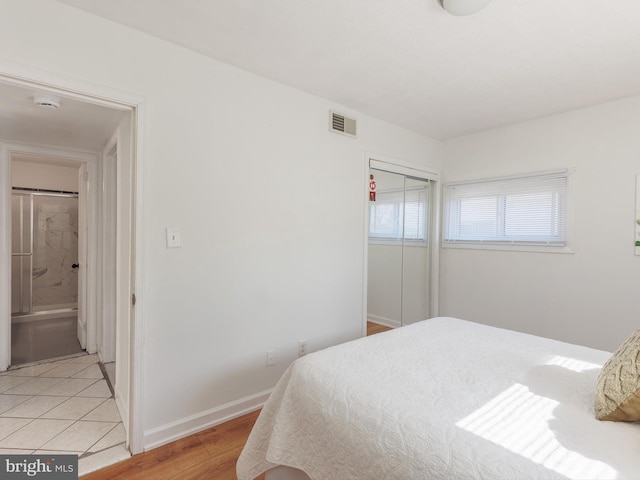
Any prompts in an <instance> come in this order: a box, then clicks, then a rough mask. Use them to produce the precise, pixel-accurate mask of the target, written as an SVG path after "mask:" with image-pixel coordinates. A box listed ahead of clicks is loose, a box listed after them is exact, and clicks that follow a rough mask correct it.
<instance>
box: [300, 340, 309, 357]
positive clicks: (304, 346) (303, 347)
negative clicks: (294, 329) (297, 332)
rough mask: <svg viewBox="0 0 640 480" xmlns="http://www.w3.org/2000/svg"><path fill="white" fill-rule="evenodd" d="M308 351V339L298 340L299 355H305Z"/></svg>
mask: <svg viewBox="0 0 640 480" xmlns="http://www.w3.org/2000/svg"><path fill="white" fill-rule="evenodd" d="M307 353H309V351H308V345H307V340H300V341H299V342H298V356H299V357H304V356H305V355H306V354H307Z"/></svg>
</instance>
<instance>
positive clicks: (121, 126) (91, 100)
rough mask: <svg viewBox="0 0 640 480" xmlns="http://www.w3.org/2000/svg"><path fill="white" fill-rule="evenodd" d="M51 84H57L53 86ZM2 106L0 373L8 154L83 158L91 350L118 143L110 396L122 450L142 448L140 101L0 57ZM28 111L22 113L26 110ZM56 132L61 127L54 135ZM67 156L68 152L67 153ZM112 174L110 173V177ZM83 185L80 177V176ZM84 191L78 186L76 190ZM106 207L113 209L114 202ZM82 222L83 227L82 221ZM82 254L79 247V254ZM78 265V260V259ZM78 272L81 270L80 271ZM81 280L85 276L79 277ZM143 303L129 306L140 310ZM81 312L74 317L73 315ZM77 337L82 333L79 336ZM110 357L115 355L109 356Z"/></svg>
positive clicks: (7, 280) (4, 355)
mask: <svg viewBox="0 0 640 480" xmlns="http://www.w3.org/2000/svg"><path fill="white" fill-rule="evenodd" d="M54 85H56V86H54ZM41 93H44V94H46V95H53V96H55V97H57V99H58V100H61V102H56V103H61V106H60V108H58V109H55V110H53V109H49V110H41V111H38V112H37V113H36V111H28V112H27V110H28V109H29V107H27V105H30V104H33V103H34V102H33V99H34V96H35V95H36V94H41ZM0 98H2V100H3V101H2V102H1V106H0V110H1V111H2V113H7V114H9V116H10V117H11V118H12V129H11V132H10V133H11V136H5V137H4V138H3V139H2V142H0V198H3V199H4V200H3V201H2V202H1V203H0V225H3V227H2V229H1V230H0V272H2V281H0V286H1V288H0V307H1V308H0V330H1V331H2V335H0V339H1V340H2V341H1V342H0V362H1V363H0V371H3V370H6V369H7V368H8V367H9V366H10V365H11V327H12V324H11V313H12V310H13V308H11V303H12V287H11V273H12V272H11V268H12V255H11V253H12V251H11V250H12V249H11V247H12V238H11V233H12V228H11V213H12V212H11V198H12V185H11V174H12V171H11V170H12V165H11V160H12V158H13V156H14V155H15V154H16V153H23V152H25V151H28V152H29V153H30V154H31V153H33V154H36V155H40V156H43V157H47V156H51V151H64V152H65V153H64V155H63V156H69V158H72V159H73V160H74V161H75V162H76V164H78V163H84V164H85V167H88V170H85V173H84V180H85V186H90V187H88V191H87V192H86V195H87V204H86V207H87V210H88V219H89V222H90V224H89V225H88V227H87V232H88V233H87V242H86V243H87V245H86V253H85V255H86V258H87V265H88V268H87V269H86V274H87V277H88V280H87V282H86V284H87V290H88V291H87V293H86V294H85V295H84V298H85V299H86V312H87V315H86V316H85V317H86V318H85V319H84V321H82V322H80V321H79V322H78V326H80V323H83V325H82V328H85V329H86V338H87V352H96V351H97V345H96V338H97V336H98V335H97V330H98V329H99V328H101V326H100V324H99V323H98V322H99V318H98V317H99V316H100V315H102V312H103V310H104V309H103V308H100V309H98V301H99V295H100V294H101V292H102V290H101V289H100V288H99V284H100V283H104V281H105V278H103V277H101V276H100V265H104V264H105V262H104V261H103V259H102V258H101V257H100V255H101V253H100V252H101V250H100V249H101V248H102V246H103V245H102V244H101V242H102V239H103V236H104V235H103V233H104V228H105V226H104V225H103V224H102V223H101V222H102V219H101V217H100V216H99V212H101V211H102V210H103V207H104V205H102V204H101V202H102V201H103V197H102V195H101V190H102V188H101V186H102V182H103V181H105V178H103V177H102V173H103V172H102V165H101V161H102V159H103V158H104V156H105V155H107V154H108V151H105V150H104V149H105V146H106V145H111V146H113V145H117V162H118V171H119V172H121V173H119V174H118V176H117V178H113V179H112V181H113V182H117V184H114V185H112V186H111V188H113V191H115V192H116V194H115V198H114V199H113V200H114V201H117V205H118V209H117V213H116V215H115V220H113V221H112V225H115V226H116V229H115V235H116V238H117V241H116V244H117V258H112V261H111V263H110V264H109V271H110V272H114V275H113V276H108V277H107V278H111V279H113V278H117V279H118V285H117V286H111V287H110V288H111V289H112V291H114V292H115V294H114V295H113V297H112V299H111V300H109V302H110V309H111V311H112V312H113V318H114V320H115V321H117V322H118V327H117V328H118V332H119V333H118V336H117V338H115V339H114V343H116V347H115V350H116V352H117V353H116V357H117V358H118V362H117V364H118V369H119V375H118V381H117V383H116V385H115V401H116V404H117V407H118V411H119V412H120V414H121V417H122V419H123V422H124V428H125V430H126V437H127V444H128V448H129V449H130V450H131V451H132V452H133V453H138V452H140V451H141V450H142V418H141V415H140V399H141V387H142V384H141V382H140V372H141V362H140V358H141V355H142V351H141V345H142V342H141V338H142V337H141V336H140V332H141V325H140V324H139V323H138V322H136V321H135V320H136V319H135V317H134V309H133V308H132V306H131V298H132V293H133V292H134V291H135V286H136V284H137V277H135V276H134V273H133V272H134V271H135V269H134V265H135V266H139V265H138V264H139V263H140V262H141V257H140V256H137V255H136V253H137V251H138V250H137V248H136V244H135V243H134V239H135V238H136V236H140V233H141V228H138V226H137V225H136V224H135V223H134V222H133V216H134V215H135V214H136V213H137V211H138V209H139V208H140V205H139V202H137V201H136V198H135V191H136V189H137V188H140V184H141V183H142V179H141V175H140V173H141V169H139V167H138V166H137V164H136V162H135V159H136V156H139V155H140V154H139V151H140V148H141V132H142V131H143V128H142V118H143V115H141V114H140V112H141V110H142V108H143V101H142V99H141V98H139V97H133V96H130V95H128V94H123V93H121V92H117V91H112V90H110V89H107V88H103V87H99V86H96V85H93V84H85V83H83V82H79V81H74V80H70V79H68V78H63V77H59V76H56V75H53V74H49V73H47V72H41V71H31V70H30V71H28V72H25V71H23V70H22V69H20V68H19V67H18V66H15V65H12V64H3V63H1V62H0ZM25 112H26V113H25ZM59 132H65V133H66V134H65V135H60V134H59ZM67 154H68V155H67ZM109 178H110V179H111V178H112V177H109ZM80 183H82V182H80ZM78 190H79V195H80V197H82V186H80V188H78ZM111 210H114V211H115V210H116V209H115V207H113V208H111ZM81 228H82V227H81ZM80 256H81V257H82V251H81V252H80ZM78 263H80V264H81V263H82V260H79V262H78ZM78 275H80V272H78ZM78 283H79V284H82V283H83V282H81V281H79V282H78ZM82 299H83V295H82V293H81V292H79V295H78V308H79V309H80V308H81V304H82ZM142 307H143V304H141V302H138V306H137V308H136V309H135V310H137V311H140V309H141V308H142ZM79 318H80V317H79ZM81 338H82V337H81ZM112 361H113V360H112Z"/></svg>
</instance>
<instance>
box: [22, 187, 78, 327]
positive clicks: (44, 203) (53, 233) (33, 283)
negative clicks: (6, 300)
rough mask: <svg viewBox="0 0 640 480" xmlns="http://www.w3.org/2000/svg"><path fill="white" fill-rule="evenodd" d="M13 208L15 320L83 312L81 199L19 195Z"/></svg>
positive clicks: (45, 195) (60, 195) (66, 196)
mask: <svg viewBox="0 0 640 480" xmlns="http://www.w3.org/2000/svg"><path fill="white" fill-rule="evenodd" d="M11 209H12V212H11V214H12V215H11V249H12V250H11V314H12V316H24V315H31V314H35V313H38V312H49V311H58V310H70V309H75V308H77V306H78V272H77V267H78V198H77V196H76V195H73V194H44V193H23V192H20V193H18V192H14V193H13V194H12V197H11Z"/></svg>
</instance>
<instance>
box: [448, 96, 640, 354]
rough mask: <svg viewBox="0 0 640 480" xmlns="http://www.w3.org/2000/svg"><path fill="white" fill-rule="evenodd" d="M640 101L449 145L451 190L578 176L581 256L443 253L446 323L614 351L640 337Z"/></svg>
mask: <svg viewBox="0 0 640 480" xmlns="http://www.w3.org/2000/svg"><path fill="white" fill-rule="evenodd" d="M639 112H640V98H632V99H627V100H620V101H617V102H612V103H607V104H603V105H599V106H594V107H591V108H586V109H582V110H577V111H573V112H569V113H566V114H562V115H556V116H553V117H548V118H542V119H538V120H534V121H530V122H527V123H522V124H518V125H512V126H508V127H504V128H499V129H496V130H492V131H487V132H484V133H479V134H475V135H469V136H465V137H461V138H457V139H453V140H450V141H447V142H446V147H445V148H446V153H445V155H446V163H445V166H444V167H443V177H444V181H445V182H447V181H456V180H466V179H473V178H484V177H494V176H500V175H510V174H517V173H524V172H535V171H544V170H551V169H557V168H563V167H575V168H576V173H575V190H574V192H573V195H572V200H573V201H574V204H575V226H574V230H573V231H574V234H575V245H574V252H575V253H573V254H545V253H522V252H505V251H486V250H484V251H481V250H462V249H443V250H442V252H441V257H440V258H441V286H440V291H441V298H440V314H441V315H451V316H457V317H461V318H466V319H469V320H476V321H480V322H483V323H487V324H491V325H497V326H501V327H507V328H512V329H515V330H521V331H525V332H530V333H534V334H538V335H542V336H547V337H552V338H556V339H560V340H565V341H569V342H574V343H579V344H584V345H589V346H593V347H596V348H600V349H604V350H613V349H615V348H617V346H618V345H619V344H620V343H621V341H622V340H624V339H625V338H626V337H627V336H628V335H629V334H630V333H631V332H632V331H633V330H634V329H636V328H638V312H639V311H640V295H638V288H639V286H640V257H637V256H634V248H633V242H634V218H635V217H634V215H635V214H634V202H635V201H634V198H635V175H636V174H637V173H639V172H640V115H639Z"/></svg>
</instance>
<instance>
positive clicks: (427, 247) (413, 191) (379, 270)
mask: <svg viewBox="0 0 640 480" xmlns="http://www.w3.org/2000/svg"><path fill="white" fill-rule="evenodd" d="M369 180H370V194H369V202H368V210H367V217H368V232H367V252H368V253H367V260H368V261H367V321H368V322H371V323H375V324H379V325H384V326H387V327H393V328H395V327H400V326H403V325H408V324H411V323H414V322H418V321H421V320H425V319H427V318H430V317H431V316H432V312H433V311H434V308H435V305H434V302H432V292H433V290H434V288H433V286H432V276H433V268H432V260H433V257H434V255H433V251H432V250H433V245H434V242H433V239H434V236H435V234H436V229H435V228H434V227H433V225H434V210H435V193H434V192H435V184H436V182H435V181H434V179H433V176H432V175H430V174H429V173H427V172H421V171H419V170H415V169H410V168H406V167H400V166H397V165H396V166H394V165H392V164H385V163H383V162H375V161H374V160H371V162H370V168H369Z"/></svg>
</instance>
